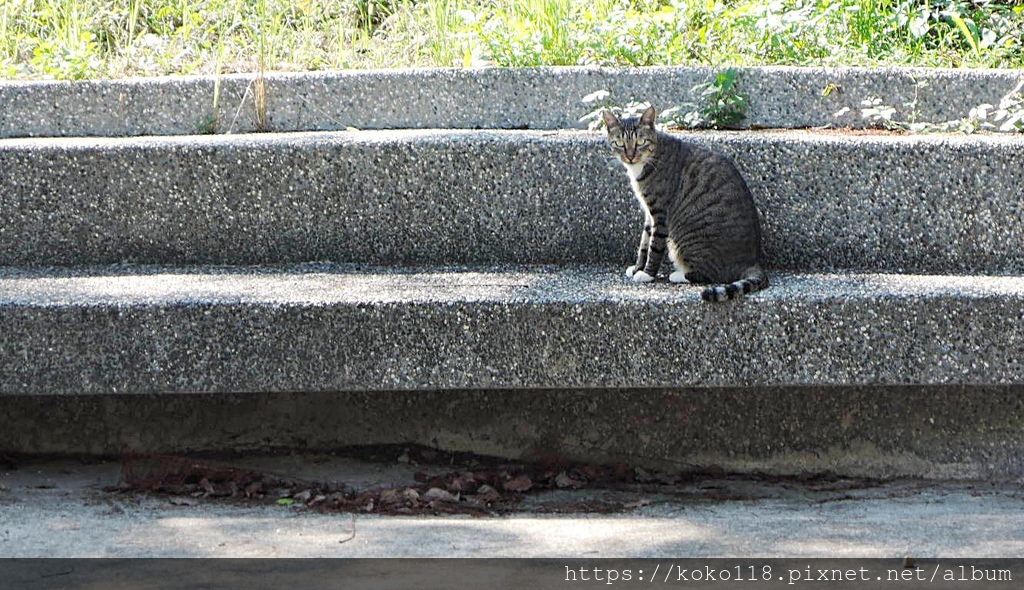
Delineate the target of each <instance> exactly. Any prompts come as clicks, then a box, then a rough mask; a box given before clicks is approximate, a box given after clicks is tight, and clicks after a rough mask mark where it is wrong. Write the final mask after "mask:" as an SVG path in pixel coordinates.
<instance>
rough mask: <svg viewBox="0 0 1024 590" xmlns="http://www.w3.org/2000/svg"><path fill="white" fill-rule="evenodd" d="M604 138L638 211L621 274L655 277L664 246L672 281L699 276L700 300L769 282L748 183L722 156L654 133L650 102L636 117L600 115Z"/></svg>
mask: <svg viewBox="0 0 1024 590" xmlns="http://www.w3.org/2000/svg"><path fill="white" fill-rule="evenodd" d="M602 117H603V118H604V123H605V126H606V127H607V128H608V142H609V144H611V147H612V150H613V151H614V152H615V155H616V156H618V158H619V160H620V161H621V162H622V164H623V165H624V166H625V167H626V174H627V175H628V176H629V180H630V184H632V186H633V192H634V193H636V197H637V200H639V201H640V208H641V209H643V212H644V220H645V221H644V231H643V234H641V236H640V249H639V251H638V252H637V257H636V264H635V265H633V266H630V267H629V268H627V269H626V275H627V276H629V277H630V278H632V279H633V280H634V281H636V282H638V283H647V282H650V281H653V280H654V277H655V276H657V274H658V269H659V268H660V267H661V263H662V262H663V261H664V259H665V254H666V252H667V253H668V255H669V258H671V260H672V263H673V265H674V267H675V269H674V272H672V274H671V275H670V276H669V280H670V281H672V282H673V283H684V282H689V283H704V284H711V285H712V286H710V287H707V288H705V289H704V290H703V291H702V292H701V298H703V299H704V300H705V301H725V300H728V299H733V298H735V297H737V296H740V295H743V294H746V293H752V292H754V291H759V290H761V289H764V288H766V287H768V276H767V275H766V274H765V272H764V270H763V269H762V268H761V264H760V262H761V256H762V251H761V224H760V219H759V217H758V214H757V209H756V208H755V206H754V199H753V197H752V196H751V194H750V189H748V188H747V184H746V183H745V182H744V181H743V178H742V177H741V176H740V173H739V171H738V170H736V167H735V166H734V165H733V163H732V162H731V161H730V160H729V159H728V158H727V157H726V156H724V155H722V154H719V153H716V152H713V151H711V150H708V149H705V148H702V147H700V146H697V145H694V144H692V143H688V142H684V141H682V140H681V139H679V138H677V137H673V136H671V135H668V134H667V133H662V132H659V131H657V130H656V129H655V127H654V119H655V111H654V107H653V106H652V107H649V108H648V109H647V110H646V111H644V113H643V115H641V116H640V117H639V118H626V119H620V118H619V117H617V116H615V114H614V113H612V112H611V111H604V113H603V114H602Z"/></svg>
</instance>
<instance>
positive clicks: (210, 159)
mask: <svg viewBox="0 0 1024 590" xmlns="http://www.w3.org/2000/svg"><path fill="white" fill-rule="evenodd" d="M687 137H688V138H690V139H692V140H693V141H695V142H697V143H700V144H703V145H706V146H708V147H711V148H713V149H718V150H720V151H723V152H725V153H727V154H729V155H730V156H732V157H733V159H734V160H735V161H736V163H737V165H738V167H739V168H740V170H741V172H742V173H743V174H744V175H745V177H746V178H747V180H748V182H749V184H750V186H751V189H752V190H753V193H754V195H755V199H756V200H757V201H758V202H759V207H760V209H761V211H762V215H763V218H764V223H765V249H766V255H767V259H768V265H769V266H771V267H775V268H783V269H793V270H798V271H808V270H810V271H820V270H831V269H840V270H842V269H862V270H876V271H884V272H908V273H920V274H960V273H995V274H1008V273H1021V272H1024V210H1022V207H1024V205H1022V203H1024V200H1022V199H1021V196H1022V193H1021V190H1022V189H1021V187H1022V186H1024V166H1021V165H1020V153H1021V152H1022V150H1024V137H1020V136H893V135H884V136H879V135H850V134H840V133H829V132H707V133H696V134H689V135H688V136H687ZM0 169H2V170H3V171H4V182H3V185H2V186H0V191H2V196H3V198H2V199H0V265H8V266H10V265H15V266H16V265H61V266H75V265H96V264H112V263H126V262H127V263H140V264H171V265H191V264H229V265H251V264H265V263H297V262H307V261H318V260H325V261H332V262H339V263H346V262H351V263H361V264H367V265H395V264H398V265H410V264H411V265H439V264H440V265H451V264H506V263H511V264H549V263H553V264H577V263H584V264H591V263H596V264H626V263H627V262H628V261H630V259H631V258H632V256H633V252H634V249H635V242H636V240H637V235H638V233H639V229H638V228H639V224H640V214H639V210H638V208H637V206H636V204H635V201H634V198H633V197H632V195H631V191H630V188H629V185H628V181H627V178H626V176H625V174H624V173H623V170H622V168H621V166H620V165H619V164H618V163H617V162H615V161H614V160H613V158H612V157H611V156H610V153H609V151H608V149H607V147H606V145H605V144H604V141H603V139H602V137H601V135H600V134H596V133H586V132H572V131H563V132H537V131H464V130H455V131H443V130H429V131H376V132H368V131H364V132H321V133H291V134H259V135H248V136H205V137H202V136H188V137H173V138H158V137H150V138H137V139H104V138H96V139H7V140H0Z"/></svg>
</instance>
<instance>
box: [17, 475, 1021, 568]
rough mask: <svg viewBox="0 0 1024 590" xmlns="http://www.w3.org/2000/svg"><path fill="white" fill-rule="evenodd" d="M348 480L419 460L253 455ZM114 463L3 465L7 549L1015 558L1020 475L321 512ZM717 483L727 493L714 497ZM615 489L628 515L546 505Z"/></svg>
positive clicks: (363, 481) (733, 484) (83, 553)
mask: <svg viewBox="0 0 1024 590" xmlns="http://www.w3.org/2000/svg"><path fill="white" fill-rule="evenodd" d="M249 464H250V465H259V466H260V467H261V468H262V469H267V470H272V471H277V472H279V473H290V474H305V475H307V476H308V475H311V474H312V475H316V476H320V477H324V476H327V477H333V478H335V479H338V480H344V481H346V482H348V483H349V484H352V485H366V486H373V485H400V484H401V482H403V481H409V478H410V474H411V472H412V470H413V467H412V466H409V465H396V464H391V465H385V464H365V463H357V462H352V461H350V460H340V459H336V460H332V461H327V462H325V461H317V462H315V464H314V463H311V462H307V461H303V460H302V459H297V458H295V457H283V458H281V457H278V458H263V459H259V460H253V461H250V462H249ZM118 479H119V466H118V465H117V464H116V463H91V464H90V463H83V462H80V461H77V460H59V461H57V460H51V461H41V462H28V463H24V464H21V465H19V468H18V469H17V470H11V469H10V468H7V469H4V470H3V471H2V472H0V508H2V511H3V514H4V518H3V521H2V523H0V557H579V558H592V557H600V558H607V557H634V558H640V557H751V556H758V557H765V558H767V557H823V556H829V557H884V558H902V557H904V556H913V557H945V558H955V557H962V558H969V557H974V558H977V557H987V558H992V557H1019V556H1020V555H1021V554H1022V552H1024V511H1022V507H1024V493H1022V491H1021V486H1020V483H1019V482H1003V483H976V484H968V483H950V482H936V481H932V482H923V481H917V480H896V481H891V482H861V483H859V482H856V481H849V482H845V484H844V485H838V486H814V485H808V484H799V483H794V482H788V483H787V482H780V483H766V482H758V481H749V480H728V479H723V480H707V481H702V482H696V483H692V484H687V485H686V486H680V487H677V488H674V489H672V490H670V491H667V492H661V493H653V494H652V493H650V492H640V493H637V492H630V491H629V490H628V489H627V490H619V491H616V492H606V491H601V490H577V491H569V492H567V491H559V492H552V493H550V494H547V495H544V494H540V495H536V496H531V497H530V498H529V499H528V500H527V501H525V502H524V505H523V508H522V511H521V512H519V513H516V514H513V515H509V516H496V517H482V518H481V517H476V518H469V517H451V516H448V517H432V516H417V517H406V516H403V517H382V516H368V515H351V514H342V513H336V514H317V513H313V512H310V511H308V510H306V509H303V508H296V507H294V506H278V505H273V506H267V505H262V506H246V505H244V504H237V503H231V502H219V501H216V500H206V499H199V500H198V501H197V502H196V505H193V506H187V505H173V504H172V503H171V502H170V501H169V499H168V497H167V496H160V495H136V494H124V493H111V492H105V491H103V488H104V487H105V486H110V485H113V484H115V483H116V482H117V481H118ZM708 489H715V490H718V491H719V492H722V493H723V494H724V495H726V496H729V497H731V498H732V499H729V498H727V499H709V498H708V497H707V495H706V494H703V493H702V491H706V490H708ZM610 493H615V494H619V495H620V496H626V497H630V498H633V499H635V500H637V504H638V505H639V507H638V508H634V509H631V510H627V511H626V512H625V513H619V514H599V513H574V512H572V511H568V512H566V513H561V514H550V513H547V512H548V511H549V510H550V509H551V508H552V507H554V508H556V509H557V508H558V507H559V506H569V505H572V504H573V502H575V501H579V500H584V501H589V502H591V503H593V502H599V501H600V500H601V499H602V497H603V496H604V495H606V494H610Z"/></svg>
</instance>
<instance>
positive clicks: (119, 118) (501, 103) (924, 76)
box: [0, 67, 1021, 137]
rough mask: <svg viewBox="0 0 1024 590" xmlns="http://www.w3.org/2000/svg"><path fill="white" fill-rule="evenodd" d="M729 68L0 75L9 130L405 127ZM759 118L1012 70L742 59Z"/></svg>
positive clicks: (977, 87)
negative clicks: (260, 111) (5, 79)
mask: <svg viewBox="0 0 1024 590" xmlns="http://www.w3.org/2000/svg"><path fill="white" fill-rule="evenodd" d="M721 69H722V68H708V67H646V68H626V69H618V68H598V67H551V68H480V69H446V68H429V69H408V70H377V71H369V70H368V71H343V72H316V73H300V74H290V73H274V74H268V75H266V76H265V77H264V78H263V82H264V88H265V92H266V113H265V115H264V116H262V117H259V118H257V117H256V116H255V110H254V105H253V100H252V95H253V93H252V92H251V87H252V84H253V82H254V80H255V76H253V75H251V74H237V75H227V76H220V77H214V76H201V77H187V76H186V77H168V78H144V79H134V80H120V81H103V82H92V81H85V82H52V81H51V82H13V83H3V84H0V137H19V136H75V135H109V136H122V135H169V134H197V133H238V132H251V131H255V130H257V129H258V124H257V121H259V120H262V121H265V125H266V128H265V129H264V130H268V131H313V130H340V129H345V128H347V127H355V128H359V129H387V128H391V129H403V128H418V129H423V128H462V129H573V128H582V127H584V126H585V122H581V121H580V119H581V117H583V116H585V115H586V114H587V113H590V112H591V111H593V110H594V109H595V107H596V106H597V105H596V104H593V103H585V102H583V98H584V97H585V96H587V95H589V94H591V93H594V92H595V91H600V90H604V91H607V92H609V93H610V96H609V100H611V101H612V102H613V103H614V104H619V105H624V104H626V103H628V102H631V101H634V100H636V101H650V102H651V103H653V104H655V105H657V106H659V107H660V108H667V107H669V106H673V105H680V104H682V103H687V102H696V101H697V97H696V96H695V95H694V93H693V91H692V89H693V87H694V86H695V85H697V84H700V83H703V82H707V81H709V80H712V79H713V78H714V76H715V74H716V73H717V72H719V71H721ZM737 71H738V73H739V74H738V76H737V82H736V91H737V92H739V93H742V94H743V95H745V96H746V97H747V105H748V107H747V119H746V120H745V121H744V124H746V125H750V126H751V127H785V128H800V127H820V126H843V127H845V126H852V127H862V126H864V125H865V124H866V120H865V118H864V117H862V116H861V109H862V108H863V105H862V102H863V101H865V100H870V99H875V98H877V99H878V100H879V101H880V104H884V105H889V106H892V107H895V108H896V109H897V110H898V113H899V115H897V118H901V119H904V120H905V119H907V118H915V119H916V120H917V121H928V122H935V123H939V122H943V121H947V120H951V119H960V118H963V117H966V116H967V115H968V113H969V112H970V110H971V109H972V108H973V107H976V106H978V105H980V104H983V103H987V104H998V103H999V99H1000V98H1001V97H1003V96H1004V95H1006V94H1008V93H1010V92H1011V91H1012V90H1014V88H1017V89H1018V90H1019V88H1020V86H1018V84H1020V82H1021V76H1020V72H1019V71H1014V70H964V69H955V70H954V69H938V68H936V69H932V68H927V69H926V68H834V67H833V68H820V67H750V68H737Z"/></svg>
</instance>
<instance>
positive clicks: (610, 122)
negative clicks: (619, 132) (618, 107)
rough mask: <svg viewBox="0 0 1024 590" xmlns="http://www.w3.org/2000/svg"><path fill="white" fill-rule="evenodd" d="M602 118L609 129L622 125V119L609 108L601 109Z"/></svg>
mask: <svg viewBox="0 0 1024 590" xmlns="http://www.w3.org/2000/svg"><path fill="white" fill-rule="evenodd" d="M601 118H602V119H604V126H605V127H607V128H608V129H615V128H620V127H622V121H620V120H619V118H618V117H616V116H615V113H613V112H611V111H610V110H608V109H605V110H603V111H601Z"/></svg>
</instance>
